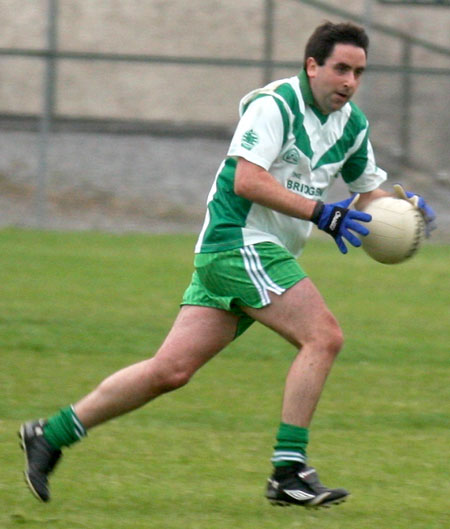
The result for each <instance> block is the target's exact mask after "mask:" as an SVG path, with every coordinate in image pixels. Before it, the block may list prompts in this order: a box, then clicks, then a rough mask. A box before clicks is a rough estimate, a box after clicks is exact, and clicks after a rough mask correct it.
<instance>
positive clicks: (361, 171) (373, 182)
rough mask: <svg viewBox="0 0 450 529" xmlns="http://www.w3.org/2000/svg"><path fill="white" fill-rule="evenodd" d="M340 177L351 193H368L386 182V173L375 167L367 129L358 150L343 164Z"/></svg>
mask: <svg viewBox="0 0 450 529" xmlns="http://www.w3.org/2000/svg"><path fill="white" fill-rule="evenodd" d="M341 175H342V177H343V179H344V181H345V182H346V183H347V185H348V188H349V190H350V191H351V192H352V193H368V192H369V191H373V190H374V189H377V188H378V187H379V186H380V185H381V184H382V183H383V182H385V181H386V179H387V174H386V172H385V171H383V169H381V168H380V167H377V165H376V162H375V156H374V153H373V148H372V145H371V143H370V140H369V131H368V129H366V131H365V132H364V136H363V138H362V141H361V144H360V145H359V147H358V149H357V150H356V151H355V152H354V153H353V154H352V155H351V156H350V157H349V159H348V160H347V161H346V162H345V164H344V166H343V168H342V170H341Z"/></svg>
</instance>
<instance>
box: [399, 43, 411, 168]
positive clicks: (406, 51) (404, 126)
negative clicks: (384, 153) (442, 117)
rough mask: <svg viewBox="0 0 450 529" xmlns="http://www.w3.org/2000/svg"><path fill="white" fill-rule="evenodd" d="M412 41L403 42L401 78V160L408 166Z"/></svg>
mask: <svg viewBox="0 0 450 529" xmlns="http://www.w3.org/2000/svg"><path fill="white" fill-rule="evenodd" d="M411 55H412V43H411V39H409V38H405V39H404V40H403V50H402V67H403V74H402V78H401V103H400V104H401V116H400V148H401V160H402V162H403V163H404V164H406V165H408V164H409V163H410V162H411V108H412V97H413V87H412V83H413V76H412V75H411V70H410V69H411V58H412V57H411Z"/></svg>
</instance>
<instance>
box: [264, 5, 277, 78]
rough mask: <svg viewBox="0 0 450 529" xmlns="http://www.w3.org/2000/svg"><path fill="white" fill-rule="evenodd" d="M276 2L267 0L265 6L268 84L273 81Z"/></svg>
mask: <svg viewBox="0 0 450 529" xmlns="http://www.w3.org/2000/svg"><path fill="white" fill-rule="evenodd" d="M274 7H275V6H274V2H273V0H265V6H264V28H263V31H264V62H265V65H264V71H263V84H264V85H266V84H268V83H270V81H273V80H274V79H273V66H272V60H273V16H274V10H275V9H274Z"/></svg>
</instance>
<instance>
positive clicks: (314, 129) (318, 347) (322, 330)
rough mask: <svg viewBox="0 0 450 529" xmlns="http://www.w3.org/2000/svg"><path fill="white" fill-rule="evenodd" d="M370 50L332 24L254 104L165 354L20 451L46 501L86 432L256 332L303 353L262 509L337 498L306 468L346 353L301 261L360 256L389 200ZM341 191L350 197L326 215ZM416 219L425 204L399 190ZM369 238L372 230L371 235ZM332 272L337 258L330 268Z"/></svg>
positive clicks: (108, 384)
mask: <svg viewBox="0 0 450 529" xmlns="http://www.w3.org/2000/svg"><path fill="white" fill-rule="evenodd" d="M367 48H368V38H367V35H366V33H365V32H364V30H363V29H362V28H360V27H358V26H354V25H352V24H332V23H329V22H327V23H325V24H323V25H321V26H319V27H318V28H317V29H316V30H315V31H314V33H313V35H312V36H311V37H310V39H309V41H308V43H307V45H306V50H305V57H304V67H303V70H302V71H301V72H300V75H299V76H295V77H291V78H289V79H283V80H281V81H277V82H274V83H271V84H269V85H268V86H266V87H264V88H262V89H258V90H255V91H253V92H251V93H250V94H248V95H247V96H245V97H244V98H243V100H242V101H241V106H240V113H241V119H240V121H239V124H238V125H237V129H236V132H235V134H234V136H233V138H232V141H231V145H230V148H229V151H228V156H227V158H226V159H225V161H224V162H223V163H222V165H221V166H220V168H219V171H218V173H217V176H216V179H215V181H214V184H213V186H212V189H211V191H210V193H209V197H208V204H207V212H206V217H205V221H204V225H203V228H202V230H201V233H200V236H199V238H198V242H197V244H196V247H195V271H194V274H193V278H192V282H191V284H190V285H189V287H188V289H187V290H186V292H185V294H184V297H183V301H182V307H181V309H180V312H179V315H178V317H177V318H176V320H175V322H174V324H173V327H172V328H171V330H170V332H169V334H168V335H167V337H166V339H165V341H164V343H163V344H162V346H161V348H160V349H159V350H158V351H157V353H156V354H155V355H154V356H153V357H152V358H150V359H148V360H144V361H142V362H139V363H136V364H134V365H131V366H128V367H126V368H124V369H122V370H121V371H118V372H116V373H114V374H113V375H111V376H110V377H108V378H107V379H105V380H104V381H103V382H101V383H100V385H99V386H98V387H97V388H96V389H94V390H93V391H92V392H91V393H90V394H88V395H87V396H85V397H84V398H82V399H81V400H80V401H79V402H77V403H76V404H74V405H72V406H68V407H67V408H63V409H62V410H61V411H60V412H59V413H57V414H56V415H54V416H52V417H50V418H49V419H48V420H42V419H41V420H38V421H30V422H26V423H24V424H23V425H22V426H21V429H20V437H21V440H22V446H23V449H24V451H25V455H26V469H25V476H26V480H27V483H28V485H29V487H30V489H31V491H32V492H33V493H34V494H35V496H37V498H39V499H40V500H42V501H48V500H49V498H50V495H49V488H48V475H49V474H50V473H51V472H52V470H53V469H54V467H55V465H56V463H57V462H58V460H59V458H60V456H61V453H62V452H61V449H62V448H63V447H65V446H70V445H71V444H73V443H75V442H76V441H78V440H80V439H81V438H82V437H83V436H85V435H86V432H87V431H88V430H89V429H91V428H93V427H94V426H97V425H99V424H101V423H104V422H105V421H107V420H109V419H112V418H113V417H117V416H120V415H123V414H125V413H127V412H129V411H131V410H134V409H136V408H139V407H140V406H143V405H144V404H146V403H148V402H149V401H151V400H152V399H154V398H156V397H158V396H159V395H162V394H163V393H166V392H168V391H171V390H175V389H177V388H179V387H181V386H183V385H184V384H186V383H187V382H188V381H189V379H190V378H191V376H192V375H193V374H194V373H195V372H196V371H197V370H198V369H199V368H200V367H202V366H203V365H204V364H205V363H206V362H208V360H210V359H211V358H212V357H213V356H215V355H216V354H217V353H218V352H219V351H221V350H222V349H223V348H224V347H225V346H226V345H228V344H229V343H230V342H231V341H232V340H234V339H235V338H236V337H237V336H239V335H240V334H242V333H243V332H244V331H245V330H246V329H247V328H248V327H249V325H251V324H252V323H253V322H254V321H258V322H260V323H262V324H263V325H266V326H267V327H269V328H271V329H273V330H274V331H275V332H277V333H278V334H280V335H281V336H282V337H283V338H285V339H286V340H287V341H288V342H290V343H291V344H293V345H294V346H296V347H297V348H298V350H299V354H298V356H297V357H296V358H295V360H294V362H293V364H292V367H291V369H290V371H289V374H288V376H287V380H286V386H285V391H284V399H283V405H282V413H281V423H280V426H279V430H278V432H277V435H276V443H275V446H274V452H273V457H272V464H273V467H274V469H273V475H272V476H271V477H270V479H269V481H268V485H267V491H266V496H267V498H268V499H269V500H270V501H272V502H274V503H278V504H296V505H302V506H307V507H308V506H321V505H323V506H327V505H330V504H333V503H340V502H342V501H344V499H345V498H346V496H347V495H348V494H349V493H348V492H347V491H346V490H345V489H342V488H335V489H332V488H328V487H326V486H324V485H322V484H321V482H320V481H319V478H318V475H317V473H316V471H315V470H314V468H312V467H310V466H308V465H307V456H306V450H307V444H308V429H309V426H310V423H311V419H312V416H313V413H314V410H315V408H316V405H317V403H318V400H319V397H320V394H321V392H322V389H323V386H324V384H325V380H326V378H327V375H328V373H329V371H330V368H331V366H332V364H333V361H334V359H335V357H336V355H337V354H338V352H339V350H340V348H341V345H342V333H341V329H340V327H339V325H338V323H337V321H336V319H335V317H334V316H333V314H332V313H331V312H330V310H329V309H328V308H327V306H326V304H325V302H324V300H323V299H322V297H321V295H320V293H319V291H318V290H317V288H316V287H315V285H314V284H313V283H312V281H311V280H310V279H309V278H308V277H307V275H306V273H305V272H304V271H303V270H302V269H301V267H300V266H299V264H298V262H297V261H296V257H297V256H299V255H300V253H301V250H302V248H303V246H304V244H305V241H306V239H307V237H308V236H309V233H310V231H311V228H312V224H316V226H317V227H318V229H320V230H324V231H325V232H326V233H328V234H330V235H331V237H333V238H334V240H335V242H336V243H337V246H338V249H339V250H340V251H341V252H342V253H343V254H345V253H346V252H347V246H346V243H350V244H352V245H353V246H360V244H361V241H360V238H359V237H358V236H357V235H355V233H356V234H358V235H359V236H364V235H366V234H367V233H368V228H367V223H368V222H369V221H370V220H371V218H370V216H369V215H368V214H366V213H364V212H362V211H357V210H355V209H352V206H353V205H355V204H356V203H357V204H358V207H359V208H360V209H362V208H363V207H364V205H365V204H367V203H368V202H369V201H371V200H373V199H375V198H377V197H380V196H383V195H386V194H387V193H386V192H385V191H382V190H381V189H380V188H379V186H380V185H381V184H382V183H383V182H384V181H385V180H386V173H385V172H384V171H382V170H381V169H379V168H378V167H377V166H376V164H375V160H374V155H373V151H372V147H371V144H370V142H369V139H368V123H367V120H366V118H365V116H364V114H363V113H362V112H361V110H359V109H358V108H357V107H356V105H354V104H353V103H352V102H351V98H352V96H353V95H354V94H355V92H356V90H357V89H358V87H359V84H360V82H361V76H362V74H363V72H364V69H365V67H366V56H367ZM337 177H341V178H343V179H344V181H345V182H346V184H347V185H348V189H349V191H350V193H351V194H353V196H351V197H350V198H348V199H346V200H343V201H341V202H338V203H331V204H330V203H326V197H327V191H328V189H329V188H330V186H331V185H332V183H333V181H334V180H335V178H337ZM401 196H402V198H404V199H405V200H410V201H413V202H414V203H415V204H416V205H417V207H418V208H419V209H420V210H421V211H422V213H423V215H424V217H425V220H426V221H427V225H428V227H430V225H431V222H432V221H433V220H434V217H435V216H434V213H433V211H432V209H431V208H430V207H429V206H427V205H426V204H425V202H424V200H423V198H422V197H418V195H414V194H413V193H407V192H404V191H403V190H401ZM369 227H370V224H369ZM336 259H338V256H336Z"/></svg>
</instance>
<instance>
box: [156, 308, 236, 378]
mask: <svg viewBox="0 0 450 529" xmlns="http://www.w3.org/2000/svg"><path fill="white" fill-rule="evenodd" d="M237 324H238V317H237V316H236V315H235V314H232V313H230V312H227V311H225V310H221V309H216V308H211V307H199V306H193V305H185V306H183V307H181V310H180V312H179V314H178V316H177V318H176V320H175V322H174V324H173V325H172V328H171V330H170V331H169V334H168V335H167V337H166V339H165V340H164V342H163V344H162V345H161V347H160V348H159V350H158V352H157V353H156V355H155V356H154V360H155V363H158V364H160V365H162V364H165V365H166V366H167V367H168V368H169V369H170V368H176V367H181V366H184V367H185V368H187V369H188V370H189V371H190V372H192V373H194V372H195V371H196V370H197V369H199V368H200V367H201V366H202V365H204V364H205V363H206V362H208V360H210V359H211V358H212V357H214V356H215V355H216V354H217V353H218V352H219V351H221V350H222V349H223V348H224V347H226V346H227V345H228V344H229V343H230V342H231V341H232V340H233V339H234V337H235V335H236V328H237Z"/></svg>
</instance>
